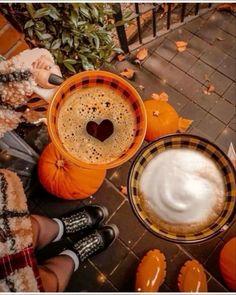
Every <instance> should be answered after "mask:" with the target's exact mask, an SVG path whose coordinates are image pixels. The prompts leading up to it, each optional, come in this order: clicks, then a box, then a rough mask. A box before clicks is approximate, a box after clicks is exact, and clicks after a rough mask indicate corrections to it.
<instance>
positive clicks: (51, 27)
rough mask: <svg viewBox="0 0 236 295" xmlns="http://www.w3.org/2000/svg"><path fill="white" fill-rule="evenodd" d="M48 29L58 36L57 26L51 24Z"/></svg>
mask: <svg viewBox="0 0 236 295" xmlns="http://www.w3.org/2000/svg"><path fill="white" fill-rule="evenodd" d="M48 29H49V30H50V31H51V32H52V33H53V34H56V33H57V30H56V28H55V26H54V25H52V24H50V25H49V26H48Z"/></svg>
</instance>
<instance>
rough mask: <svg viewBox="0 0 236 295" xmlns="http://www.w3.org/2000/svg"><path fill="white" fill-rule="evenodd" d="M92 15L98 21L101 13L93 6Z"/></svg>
mask: <svg viewBox="0 0 236 295" xmlns="http://www.w3.org/2000/svg"><path fill="white" fill-rule="evenodd" d="M92 15H93V17H94V18H95V19H96V20H97V19H98V17H99V12H98V10H97V8H96V7H95V6H92Z"/></svg>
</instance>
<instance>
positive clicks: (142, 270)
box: [135, 249, 166, 292]
mask: <svg viewBox="0 0 236 295" xmlns="http://www.w3.org/2000/svg"><path fill="white" fill-rule="evenodd" d="M165 276H166V260H165V256H164V254H163V253H161V252H160V250H158V249H153V250H150V251H148V252H147V253H146V255H145V256H144V257H143V258H142V261H141V262H140V264H139V266H138V268H137V272H136V280H135V292H157V291H158V289H159V287H160V286H161V285H162V283H163V282H164V280H165Z"/></svg>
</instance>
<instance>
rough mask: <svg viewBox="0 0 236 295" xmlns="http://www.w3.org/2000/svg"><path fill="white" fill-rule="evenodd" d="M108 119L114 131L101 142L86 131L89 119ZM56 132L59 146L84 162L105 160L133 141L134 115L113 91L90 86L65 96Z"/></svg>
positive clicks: (111, 157)
mask: <svg viewBox="0 0 236 295" xmlns="http://www.w3.org/2000/svg"><path fill="white" fill-rule="evenodd" d="M105 119H108V120H110V121H111V122H112V123H113V127H114V132H113V134H112V135H111V136H110V137H109V138H107V139H106V140H105V141H104V142H101V141H99V140H98V139H96V138H94V137H92V136H91V135H89V134H88V133H87V130H86V126H87V123H88V122H89V121H94V122H96V123H97V124H100V123H101V122H102V121H103V120H105ZM58 133H59V137H60V139H61V141H62V144H63V146H64V147H65V148H66V149H67V150H68V151H69V152H70V153H71V154H72V155H73V156H75V157H76V158H78V159H80V160H82V161H85V162H88V163H108V162H111V161H113V160H115V159H117V158H119V157H120V156H121V155H122V154H124V153H125V152H126V151H127V150H128V148H129V147H130V145H131V144H132V143H133V141H134V137H135V133H136V117H135V113H134V111H133V109H132V106H131V104H130V102H129V101H128V100H127V99H125V98H124V97H123V96H121V95H120V94H119V93H118V92H117V91H115V90H113V89H111V88H107V87H102V86H94V87H87V88H82V89H80V90H78V91H76V92H75V93H73V94H72V95H71V96H69V97H68V98H67V99H66V101H65V103H64V104H63V105H62V107H61V109H60V111H59V116H58Z"/></svg>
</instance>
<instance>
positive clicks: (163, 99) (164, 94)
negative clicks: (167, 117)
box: [159, 92, 169, 101]
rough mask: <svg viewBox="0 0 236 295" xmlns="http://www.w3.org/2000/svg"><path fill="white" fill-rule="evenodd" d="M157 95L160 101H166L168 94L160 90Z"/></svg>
mask: <svg viewBox="0 0 236 295" xmlns="http://www.w3.org/2000/svg"><path fill="white" fill-rule="evenodd" d="M159 97H160V100H162V101H168V98H169V95H168V94H167V93H166V92H161V93H160V95H159Z"/></svg>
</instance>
